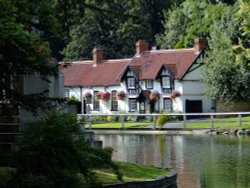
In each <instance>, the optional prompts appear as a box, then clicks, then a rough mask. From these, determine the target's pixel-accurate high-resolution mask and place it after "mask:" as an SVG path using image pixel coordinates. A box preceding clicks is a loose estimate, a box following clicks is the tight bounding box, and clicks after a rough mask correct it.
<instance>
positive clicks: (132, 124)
mask: <svg viewBox="0 0 250 188" xmlns="http://www.w3.org/2000/svg"><path fill="white" fill-rule="evenodd" d="M149 125H153V123H152V122H124V127H125V128H129V127H147V126H149ZM85 127H86V128H89V124H88V123H87V124H86V126H85ZM91 127H92V128H104V129H106V128H114V129H120V128H122V123H121V122H107V123H93V124H92V125H91Z"/></svg>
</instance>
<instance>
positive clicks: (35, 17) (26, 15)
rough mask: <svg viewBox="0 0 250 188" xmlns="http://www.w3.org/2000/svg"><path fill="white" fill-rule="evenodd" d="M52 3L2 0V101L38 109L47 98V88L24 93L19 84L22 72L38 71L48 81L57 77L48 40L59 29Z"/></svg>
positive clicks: (0, 99) (0, 83)
mask: <svg viewBox="0 0 250 188" xmlns="http://www.w3.org/2000/svg"><path fill="white" fill-rule="evenodd" d="M52 5H53V3H52V1H50V0H44V1H38V0H34V1H27V0H24V1H19V0H13V1H9V0H2V1H0V65H1V66H0V101H2V100H4V99H8V100H10V101H11V102H13V103H16V102H18V103H21V104H22V105H23V106H24V107H27V108H31V109H35V108H37V107H39V106H41V105H42V104H43V102H44V101H45V100H46V99H47V98H48V97H47V98H46V96H47V91H41V92H38V93H34V94H30V95H24V94H23V93H22V89H21V88H19V87H18V84H20V83H21V80H22V79H20V76H22V75H34V74H36V75H39V76H40V78H41V79H42V80H43V81H45V82H49V79H48V77H49V76H57V72H58V67H57V65H55V64H52V63H51V62H52V60H51V56H50V47H49V43H48V41H49V40H50V39H51V38H52V37H53V35H54V33H55V32H56V30H57V22H56V19H55V17H54V16H53V9H52V8H51V7H52ZM31 101H32V102H31Z"/></svg>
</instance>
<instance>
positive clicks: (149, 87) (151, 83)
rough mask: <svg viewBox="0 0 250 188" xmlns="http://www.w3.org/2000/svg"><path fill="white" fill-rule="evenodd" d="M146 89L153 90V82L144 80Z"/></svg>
mask: <svg viewBox="0 0 250 188" xmlns="http://www.w3.org/2000/svg"><path fill="white" fill-rule="evenodd" d="M146 88H147V89H153V88H154V81H153V80H146Z"/></svg>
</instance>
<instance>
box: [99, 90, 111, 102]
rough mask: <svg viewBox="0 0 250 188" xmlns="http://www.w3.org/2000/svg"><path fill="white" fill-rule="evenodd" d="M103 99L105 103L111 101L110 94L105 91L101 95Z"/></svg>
mask: <svg viewBox="0 0 250 188" xmlns="http://www.w3.org/2000/svg"><path fill="white" fill-rule="evenodd" d="M101 99H102V100H104V101H109V99H110V93H109V92H107V91H103V92H102V93H101Z"/></svg>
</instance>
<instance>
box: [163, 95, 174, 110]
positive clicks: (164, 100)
mask: <svg viewBox="0 0 250 188" xmlns="http://www.w3.org/2000/svg"><path fill="white" fill-rule="evenodd" d="M167 102H168V103H167ZM172 105H173V102H172V100H171V99H170V98H163V109H164V110H168V111H170V112H171V111H172V109H173V107H172Z"/></svg>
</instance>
